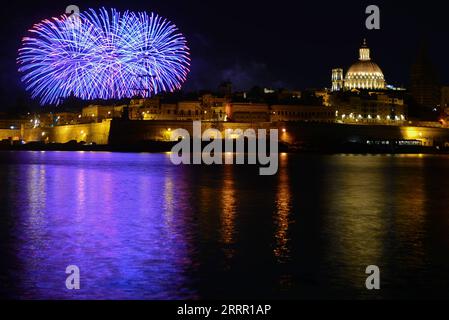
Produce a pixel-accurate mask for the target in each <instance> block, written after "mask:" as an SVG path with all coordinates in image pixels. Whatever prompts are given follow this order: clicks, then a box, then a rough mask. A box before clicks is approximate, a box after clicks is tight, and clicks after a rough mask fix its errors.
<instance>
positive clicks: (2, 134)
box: [0, 129, 20, 141]
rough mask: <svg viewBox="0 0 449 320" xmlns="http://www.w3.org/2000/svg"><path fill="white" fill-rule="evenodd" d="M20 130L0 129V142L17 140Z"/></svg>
mask: <svg viewBox="0 0 449 320" xmlns="http://www.w3.org/2000/svg"><path fill="white" fill-rule="evenodd" d="M19 139H20V130H11V129H0V141H1V140H19Z"/></svg>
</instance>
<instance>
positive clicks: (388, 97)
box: [331, 92, 407, 125]
mask: <svg viewBox="0 0 449 320" xmlns="http://www.w3.org/2000/svg"><path fill="white" fill-rule="evenodd" d="M331 104H332V106H333V107H334V108H335V110H336V116H337V122H339V123H351V124H388V125H402V124H404V122H405V121H406V119H407V106H406V104H405V103H404V99H403V98H402V97H401V96H400V95H398V94H397V93H389V92H368V93H366V92H342V93H340V94H334V95H333V96H332V99H331Z"/></svg>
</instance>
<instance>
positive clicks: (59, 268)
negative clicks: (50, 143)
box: [17, 153, 196, 299]
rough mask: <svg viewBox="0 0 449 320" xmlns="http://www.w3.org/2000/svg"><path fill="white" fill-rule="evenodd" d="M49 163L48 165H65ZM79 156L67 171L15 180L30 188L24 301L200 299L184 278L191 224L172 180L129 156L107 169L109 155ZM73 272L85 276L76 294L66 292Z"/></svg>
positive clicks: (58, 168) (31, 169)
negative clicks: (176, 202) (69, 272)
mask: <svg viewBox="0 0 449 320" xmlns="http://www.w3.org/2000/svg"><path fill="white" fill-rule="evenodd" d="M47 155H48V157H47V158H46V161H50V162H52V161H53V160H55V162H59V160H60V157H64V154H51V153H47ZM77 156H78V157H79V158H76V157H75V158H72V159H64V160H67V162H68V164H67V165H64V164H60V163H58V164H50V165H47V166H44V165H40V164H31V165H27V166H25V169H24V170H23V172H22V175H23V176H21V177H18V178H19V179H20V180H22V181H27V188H26V189H25V190H24V196H25V197H26V201H24V202H22V203H21V205H22V207H19V208H18V209H19V210H20V212H17V214H18V215H19V216H24V217H26V216H28V219H27V220H23V221H22V222H21V226H20V228H21V231H20V238H21V242H20V247H19V248H18V249H19V251H18V252H17V254H18V257H19V259H20V260H21V261H22V263H23V268H24V270H23V273H22V277H21V278H22V282H21V286H22V289H23V294H24V297H29V298H36V297H39V298H43V297H44V298H77V299H78V298H80V299H81V298H82V299H84V298H110V297H114V298H123V299H127V298H145V297H146V298H152V299H164V298H168V297H172V298H173V297H179V298H192V297H195V296H196V294H195V292H194V291H192V290H190V289H189V288H187V286H186V282H188V279H186V278H185V275H184V272H185V270H186V269H187V268H188V267H189V265H190V263H191V262H190V261H191V260H190V257H189V254H190V250H189V244H188V241H189V239H187V238H186V237H187V235H186V234H185V233H184V231H185V229H184V226H183V224H184V223H185V219H187V218H188V217H186V216H179V215H178V216H176V217H175V212H174V210H173V201H172V200H173V179H172V177H171V174H170V172H168V173H166V175H165V176H164V174H160V173H159V172H157V171H158V170H159V169H158V168H151V167H150V168H148V167H146V166H145V167H141V166H139V165H136V164H135V163H134V162H135V159H134V158H133V157H131V158H128V157H129V155H122V156H121V158H120V159H114V160H113V161H111V162H109V163H104V162H103V161H105V162H107V161H110V160H109V159H108V156H107V154H105V155H103V157H101V158H100V159H98V155H95V156H94V155H92V154H83V155H82V156H81V155H77ZM53 157H54V158H53ZM34 160H37V161H39V160H40V159H39V158H37V157H36V158H35V159H34ZM146 160H147V159H145V158H143V159H141V161H142V162H143V163H145V162H146ZM78 161H82V162H83V163H82V164H81V163H78ZM91 162H95V166H94V164H93V163H91ZM102 162H103V163H102ZM81 165H82V168H81ZM90 165H92V167H90ZM86 167H87V168H86ZM112 172H113V173H112ZM156 172H157V173H156ZM164 206H165V207H166V209H167V210H160V209H161V208H164ZM179 209H182V206H181V207H180V208H179ZM181 212H182V210H181ZM183 213H184V212H183ZM175 220H176V223H174V221H175ZM167 222H168V223H167ZM71 264H75V265H77V266H79V267H80V269H81V273H82V290H81V291H79V292H70V291H68V290H65V288H64V283H65V282H64V281H65V268H66V266H68V265H71ZM142 266H145V268H142ZM130 288H133V289H132V290H130ZM139 288H140V289H139Z"/></svg>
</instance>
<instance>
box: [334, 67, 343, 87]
mask: <svg viewBox="0 0 449 320" xmlns="http://www.w3.org/2000/svg"><path fill="white" fill-rule="evenodd" d="M344 87H345V79H344V76H343V69H341V68H339V69H333V70H332V91H340V90H343V88H344Z"/></svg>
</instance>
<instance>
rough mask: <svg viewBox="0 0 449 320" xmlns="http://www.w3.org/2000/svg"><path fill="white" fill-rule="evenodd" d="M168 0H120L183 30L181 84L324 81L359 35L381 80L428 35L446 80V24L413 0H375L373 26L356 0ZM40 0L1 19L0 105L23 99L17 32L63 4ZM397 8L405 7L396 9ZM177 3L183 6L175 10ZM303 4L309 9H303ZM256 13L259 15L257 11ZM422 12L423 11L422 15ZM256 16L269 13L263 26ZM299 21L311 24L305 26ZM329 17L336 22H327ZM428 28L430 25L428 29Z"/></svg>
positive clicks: (392, 80)
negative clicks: (185, 62)
mask: <svg viewBox="0 0 449 320" xmlns="http://www.w3.org/2000/svg"><path fill="white" fill-rule="evenodd" d="M173 4H174V5H175V10H169V8H167V5H164V4H161V3H158V2H157V1H156V2H155V3H153V4H151V5H142V4H137V3H131V4H129V3H127V6H128V7H129V8H130V10H148V11H154V12H156V13H158V14H161V15H165V16H166V17H167V18H168V19H170V20H172V21H175V22H176V25H177V26H178V28H179V29H180V30H181V31H182V32H183V33H185V35H186V38H187V43H188V45H189V47H190V48H191V53H192V64H191V73H190V74H189V76H188V78H187V81H186V83H185V84H184V86H183V90H184V91H198V90H202V89H206V90H214V89H215V88H216V87H217V86H218V84H219V83H220V82H222V81H226V80H229V81H231V82H232V83H233V85H234V88H235V89H236V90H244V89H249V88H251V87H253V86H256V85H259V86H266V87H272V88H287V89H305V88H316V87H329V70H331V69H333V68H336V67H343V68H344V69H347V68H348V67H349V66H350V65H351V63H353V58H352V57H353V56H354V55H355V54H356V52H357V50H358V47H359V46H360V41H361V39H363V38H367V39H368V42H369V44H370V46H371V47H372V48H375V50H376V54H375V57H376V61H377V62H378V63H379V64H380V65H381V66H382V68H383V70H384V72H385V74H386V81H387V83H389V84H393V85H395V86H403V85H408V84H409V78H410V69H411V66H412V64H413V62H414V59H415V56H416V55H417V53H418V48H419V46H420V42H421V39H422V38H425V39H426V42H427V43H428V48H429V52H430V57H431V60H432V61H433V62H434V64H435V65H436V66H437V69H438V70H439V74H440V76H441V82H442V83H447V82H449V79H448V78H447V77H446V76H445V75H446V74H449V72H445V70H446V69H448V68H449V65H448V66H446V65H445V63H444V59H443V56H444V52H445V51H446V50H445V46H446V44H445V43H444V41H439V42H437V41H438V39H441V36H440V35H441V33H444V32H447V31H448V27H447V26H446V27H445V28H440V27H441V26H439V24H441V22H438V21H439V19H432V21H428V22H429V23H426V26H425V27H422V26H421V24H422V23H423V22H421V23H420V22H417V21H416V18H417V17H418V11H417V9H418V8H416V7H414V5H407V6H405V7H401V6H391V5H388V4H383V3H382V2H381V3H379V4H378V5H379V7H380V10H381V30H375V31H369V30H367V29H366V28H365V26H364V21H365V19H366V17H367V15H366V14H365V12H364V10H365V8H366V5H365V4H364V3H358V4H354V5H349V4H348V5H346V6H342V5H341V6H336V5H327V6H325V7H324V8H322V9H321V11H318V10H316V9H317V8H315V5H313V4H295V3H292V2H285V3H284V2H281V3H280V4H279V5H278V6H277V7H276V8H272V9H273V10H274V11H273V14H271V15H268V10H267V8H266V7H265V6H263V4H259V5H254V6H251V5H249V4H248V3H245V4H240V6H235V8H236V9H234V10H233V9H231V8H228V7H222V8H220V7H219V8H209V7H207V5H205V7H204V11H202V12H203V16H202V17H198V13H196V11H195V10H193V8H194V7H195V3H194V2H189V3H188V4H182V3H180V4H175V3H173ZM253 4H254V3H253ZM288 4H290V7H291V6H292V8H295V10H290V11H293V12H290V13H289V12H287V11H289V10H287V8H289V5H288ZM41 6H42V7H39V6H36V5H32V6H31V7H28V8H25V9H24V10H20V15H19V14H18V13H15V12H13V11H14V10H12V11H11V10H10V12H8V15H7V16H6V17H4V18H3V19H2V20H3V21H6V25H10V26H11V28H8V30H2V38H3V39H4V41H5V46H3V47H2V49H1V51H2V52H1V53H2V56H3V57H4V58H3V59H2V60H1V64H2V66H1V86H0V90H1V91H2V92H1V93H2V94H1V95H0V96H1V97H2V105H4V107H3V108H2V109H3V110H4V109H5V108H6V106H10V107H11V106H14V105H17V104H18V103H20V102H21V103H23V101H26V97H27V95H26V93H25V89H24V86H23V84H22V83H21V82H20V79H19V74H18V72H17V65H16V58H17V49H18V46H19V45H20V42H21V39H22V37H23V36H25V35H26V31H27V30H28V29H30V28H31V27H32V25H33V24H34V23H37V22H39V21H40V20H42V19H44V18H48V17H51V16H56V15H58V13H59V14H61V13H63V11H64V9H65V8H61V5H59V4H55V3H52V4H50V5H45V6H44V5H43V4H42V3H41ZM79 6H80V7H81V9H82V10H83V9H87V8H88V7H93V8H99V7H101V6H102V4H101V3H99V2H95V1H94V2H92V1H87V2H85V4H84V5H83V4H81V3H80V4H79ZM108 6H109V7H112V6H113V7H117V8H119V9H120V8H123V4H120V3H112V4H110V3H108ZM230 6H231V7H232V3H230ZM238 8H240V10H239V9H238ZM401 8H406V9H407V10H402V11H401V10H399V11H398V9H401ZM176 9H177V10H176ZM181 9H182V10H181ZM245 9H246V10H245ZM301 9H302V10H301ZM58 10H61V11H58ZM217 10H218V15H217ZM427 10H428V9H427ZM181 11H182V12H184V13H186V14H184V15H183V14H180V13H179V12H181ZM344 11H345V12H346V13H345V12H344ZM306 12H308V13H309V14H307V15H306V14H305V13H306ZM281 14H282V15H284V14H286V15H287V17H288V18H287V19H286V20H287V22H284V23H282V22H281V20H280V19H279V15H281ZM211 15H212V16H215V17H217V22H218V21H220V19H218V17H219V16H221V15H223V16H224V17H226V16H229V17H235V18H237V19H229V21H232V23H231V22H224V23H209V24H208V26H209V27H206V26H203V25H202V24H205V23H207V22H210V21H209V20H213V18H212V17H211ZM294 15H297V16H298V17H301V18H303V19H299V20H298V21H296V20H295V21H294V20H292V19H291V18H293V16H294ZM339 16H341V17H344V19H343V18H339ZM263 17H266V18H267V20H264V19H261V18H263ZM239 18H240V19H239ZM289 19H290V20H289ZM332 19H334V22H332ZM283 20H285V19H283ZM394 20H396V22H395V23H393V21H394ZM426 20H427V18H426V17H425V16H424V17H423V18H422V21H426ZM224 21H228V20H227V19H225V20H224ZM262 21H270V23H269V27H267V25H266V24H267V23H262ZM305 24H309V25H312V26H313V28H307V29H306V28H304V27H305ZM332 25H334V26H337V28H334V29H332V28H330V29H329V27H331V26H332ZM340 26H341V28H339V27H340ZM392 27H393V31H392ZM432 28H436V29H437V30H438V32H430V31H431V30H432ZM303 29H304V30H307V31H302V30H303ZM335 29H337V30H338V29H342V32H341V33H339V34H338V36H336V37H335V36H331V35H332V33H333V32H335ZM417 29H419V32H418V31H416V30H417ZM405 30H409V31H410V32H409V33H407V32H404V31H405ZM249 33H251V36H249ZM429 34H431V36H429ZM416 35H422V37H421V36H416ZM283 48H288V50H286V49H283ZM398 61H399V62H398Z"/></svg>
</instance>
